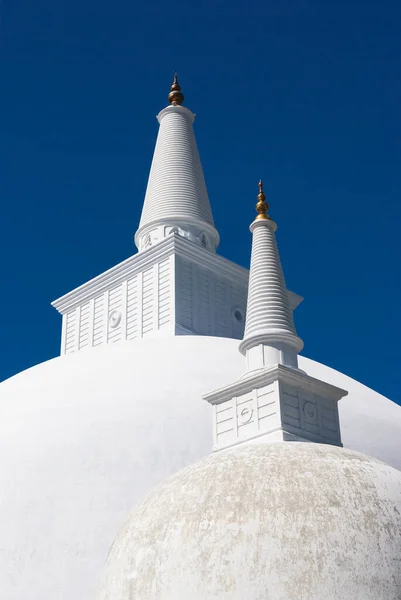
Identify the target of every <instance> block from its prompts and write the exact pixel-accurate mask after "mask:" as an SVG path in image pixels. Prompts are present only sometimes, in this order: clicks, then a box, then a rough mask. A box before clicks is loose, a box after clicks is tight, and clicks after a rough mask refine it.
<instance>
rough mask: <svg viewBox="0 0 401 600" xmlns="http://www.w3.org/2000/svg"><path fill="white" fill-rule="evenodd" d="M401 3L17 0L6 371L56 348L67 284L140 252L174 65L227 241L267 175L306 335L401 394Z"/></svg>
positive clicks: (6, 229) (12, 45)
mask: <svg viewBox="0 0 401 600" xmlns="http://www.w3.org/2000/svg"><path fill="white" fill-rule="evenodd" d="M400 25H401V5H400V3H399V2H397V1H394V2H391V1H388V0H384V1H382V2H378V1H373V0H366V1H364V2H362V1H360V2H357V1H356V0H349V1H347V2H345V1H341V0H340V1H338V2H321V0H319V1H318V0H309V1H308V0H285V1H284V0H276V1H274V2H273V1H270V0H268V1H266V0H265V1H261V0H255V1H253V2H252V1H251V2H248V1H246V2H245V0H242V1H239V0H231V1H230V2H227V1H225V2H223V1H222V0H217V1H209V0H208V1H206V2H195V3H193V2H182V1H180V0H178V1H176V2H170V3H166V2H160V3H159V2H148V3H139V2H132V0H130V1H128V0H116V1H115V2H113V3H110V2H107V3H106V2H103V1H102V0H100V1H96V2H93V1H92V0H80V2H76V1H74V0H68V1H67V0H65V1H61V0H38V1H37V2H32V1H31V0H4V1H3V3H2V5H1V25H0V27H1V29H0V50H1V61H0V69H1V71H0V72H1V87H2V89H1V91H0V198H1V200H2V202H1V206H2V214H1V219H0V228H1V231H0V244H1V251H0V273H1V281H2V294H1V296H0V302H1V306H0V328H1V361H0V378H1V379H3V378H6V377H8V376H10V375H12V374H14V373H16V372H18V371H21V370H22V369H25V368H27V367H29V366H32V365H34V364H36V363H38V362H41V361H44V360H47V359H48V358H51V357H53V356H56V355H57V353H58V349H59V339H60V325H61V321H60V318H59V316H58V314H57V313H56V311H55V310H54V309H52V308H51V307H50V302H51V301H52V300H54V299H55V298H57V297H59V296H61V295H62V294H64V293H66V292H68V291H69V290H71V289H73V288H74V287H76V286H78V285H80V284H81V283H83V282H85V281H86V280H88V279H90V278H91V277H93V276H95V275H97V274H99V273H100V272H103V271H104V270H105V269H107V268H109V267H111V266H113V265H114V264H116V263H117V262H119V261H121V260H123V259H125V258H127V257H128V256H130V255H131V254H132V253H134V245H133V240H132V238H133V234H134V232H135V229H136V227H137V224H138V220H139V216H140V210H141V206H142V201H143V197H144V192H145V187H146V181H147V176H148V172H149V166H150V162H151V158H152V152H153V147H154V142H155V139H156V135H157V122H156V119H155V115H156V114H157V112H158V111H159V110H160V109H161V108H163V106H165V104H166V96H167V93H168V89H169V85H170V83H171V78H172V74H173V72H174V70H177V71H178V73H179V77H180V82H181V84H182V87H183V91H184V93H185V98H186V99H185V104H186V105H187V106H188V107H189V108H191V109H192V110H193V111H194V112H196V113H197V118H196V123H195V127H196V136H197V140H198V145H199V150H200V153H201V158H202V162H203V166H204V171H205V176H206V181H207V185H208V189H209V195H210V198H211V202H212V207H213V211H214V216H215V221H216V224H217V227H218V228H219V230H220V233H221V238H222V242H221V246H220V250H219V251H220V253H221V254H223V255H224V256H226V257H228V258H230V259H232V260H234V261H236V262H238V263H240V264H242V265H244V266H248V264H249V252H250V242H251V240H250V234H249V231H248V225H249V223H250V221H251V220H252V219H253V215H254V203H255V196H256V194H257V191H258V190H257V181H258V179H259V178H260V177H262V178H263V179H264V182H265V191H266V193H267V196H268V201H269V203H270V206H271V209H270V213H271V215H272V216H273V217H274V219H275V220H276V222H277V223H278V226H279V230H278V234H277V236H278V241H279V247H280V252H281V257H282V262H283V266H284V270H285V275H286V279H287V284H288V287H289V288H290V289H292V290H294V291H296V292H298V293H300V294H302V295H303V296H304V297H305V301H304V303H303V304H302V305H301V307H300V308H299V309H298V310H297V314H296V324H297V328H298V332H299V334H300V335H301V337H303V339H304V341H305V350H304V354H306V355H307V356H309V357H311V358H314V359H316V360H318V361H321V362H323V363H325V364H328V365H330V366H332V367H334V368H336V369H339V370H340V371H343V372H344V373H346V374H348V375H350V376H352V377H354V378H356V379H358V380H359V381H361V382H363V383H365V384H366V385H368V386H370V387H372V388H374V389H376V390H377V391H379V392H381V393H383V394H385V395H387V396H389V397H390V398H392V399H394V400H396V401H398V402H401V391H400V385H399V363H400V358H401V356H400V354H401V353H400V342H399V338H400V335H401V320H400V312H399V305H400V302H399V294H400V266H399V265H400V258H399V257H400V256H401V245H400V217H401V210H400V196H401V193H400V192H401V178H400V166H401V160H400V159H401V152H400V139H401V118H400V105H401V83H400V76H399V74H400V73H401V41H400V37H401V36H400V35H399V32H400Z"/></svg>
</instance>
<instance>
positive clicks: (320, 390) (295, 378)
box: [202, 365, 348, 404]
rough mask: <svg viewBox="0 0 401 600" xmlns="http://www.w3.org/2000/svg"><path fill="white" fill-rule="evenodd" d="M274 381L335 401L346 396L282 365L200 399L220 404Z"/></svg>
mask: <svg viewBox="0 0 401 600" xmlns="http://www.w3.org/2000/svg"><path fill="white" fill-rule="evenodd" d="M275 381H280V382H281V383H286V384H288V385H292V386H298V387H302V389H304V390H308V391H310V392H312V393H316V394H320V395H323V396H324V397H326V398H331V399H332V400H335V401H338V400H340V399H341V398H343V397H344V396H347V394H348V392H347V391H345V390H342V389H341V388H338V387H335V386H334V385H331V384H329V383H326V382H324V381H320V380H319V379H315V378H314V377H310V376H309V375H306V374H305V373H303V372H302V371H298V370H296V369H291V368H289V367H284V366H283V365H276V366H274V367H272V368H271V369H263V370H262V371H258V372H257V373H254V374H250V375H249V376H246V377H244V378H243V379H240V380H239V381H236V382H235V383H231V384H230V385H227V386H226V387H224V388H220V389H219V390H216V391H214V392H210V393H208V394H205V395H203V396H202V398H203V400H206V401H207V402H209V403H210V404H221V403H222V402H226V401H227V400H231V398H233V397H235V396H240V395H242V394H247V393H248V392H250V391H252V390H253V389H255V388H257V389H259V388H262V387H265V386H266V385H269V384H271V383H274V382H275Z"/></svg>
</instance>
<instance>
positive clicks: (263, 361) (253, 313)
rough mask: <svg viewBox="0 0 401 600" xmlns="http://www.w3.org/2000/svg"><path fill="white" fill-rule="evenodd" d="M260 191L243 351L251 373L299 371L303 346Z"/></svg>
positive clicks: (253, 226)
mask: <svg viewBox="0 0 401 600" xmlns="http://www.w3.org/2000/svg"><path fill="white" fill-rule="evenodd" d="M259 189H260V191H259V195H258V204H257V205H256V209H257V212H258V216H257V217H256V219H255V221H254V222H253V223H252V224H251V226H250V230H251V232H252V233H253V240H252V255H251V268H250V274H249V289H248V305H247V315H246V324H245V334H244V339H243V341H242V342H241V344H240V351H241V352H242V353H243V354H245V353H246V354H247V357H248V359H249V360H248V367H249V368H250V369H253V368H257V367H262V366H270V365H272V364H278V363H281V364H286V365H288V366H294V367H296V366H297V358H296V355H297V352H299V351H300V350H301V349H302V347H303V343H302V340H301V339H300V338H299V337H298V336H297V334H296V331H295V327H294V322H293V317H292V311H291V309H290V306H289V301H288V292H287V288H286V285H285V280H284V275H283V270H282V267H281V262H280V256H279V253H278V248H277V243H276V236H275V231H276V229H277V225H276V224H275V223H274V222H273V221H272V220H271V219H270V217H269V216H268V215H267V208H268V207H267V204H266V202H265V200H266V196H265V195H264V193H263V184H262V182H260V184H259ZM255 348H257V350H253V349H255Z"/></svg>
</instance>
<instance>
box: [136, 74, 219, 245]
mask: <svg viewBox="0 0 401 600" xmlns="http://www.w3.org/2000/svg"><path fill="white" fill-rule="evenodd" d="M183 100H184V95H183V93H182V91H181V86H180V84H179V83H178V79H177V75H174V81H173V84H172V86H171V90H170V93H169V95H168V101H169V106H167V107H166V108H164V109H163V110H162V111H161V112H160V113H159V114H158V115H157V120H158V122H159V124H160V129H159V134H158V136H157V141H156V147H155V151H154V155H153V161H152V166H151V169H150V174H149V180H148V186H147V189H146V194H145V201H144V205H143V209H142V216H141V220H140V223H139V228H138V231H137V232H136V234H135V243H136V245H137V247H138V250H139V251H141V250H145V249H146V248H148V247H149V246H151V245H153V244H154V243H156V242H158V241H160V240H161V239H163V238H165V237H166V236H167V235H169V234H170V233H173V232H174V233H178V234H179V235H181V236H182V237H184V238H187V239H189V240H191V241H192V242H194V243H196V244H198V245H201V246H202V247H204V248H206V249H208V250H210V251H212V252H214V251H215V250H216V248H217V246H218V243H219V234H218V232H217V231H216V229H215V227H214V221H213V215H212V211H211V208H210V202H209V197H208V193H207V189H206V184H205V179H204V176H203V170H202V165H201V161H200V158H199V153H198V148H197V145H196V140H195V135H194V132H193V127H192V124H193V121H194V118H195V115H194V114H193V113H192V112H191V111H190V110H189V109H188V108H186V107H184V106H182V102H183Z"/></svg>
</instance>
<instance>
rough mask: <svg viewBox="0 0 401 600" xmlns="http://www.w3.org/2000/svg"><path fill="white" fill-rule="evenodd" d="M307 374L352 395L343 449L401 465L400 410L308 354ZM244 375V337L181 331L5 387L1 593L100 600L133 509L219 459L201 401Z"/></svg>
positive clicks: (67, 360)
mask: <svg viewBox="0 0 401 600" xmlns="http://www.w3.org/2000/svg"><path fill="white" fill-rule="evenodd" d="M300 367H301V368H302V369H304V370H305V371H307V372H308V373H310V374H311V375H312V376H314V377H319V378H321V379H323V380H325V381H328V382H329V383H332V384H334V385H337V386H339V387H343V388H345V389H347V390H348V391H349V395H348V396H347V397H346V398H344V400H341V401H340V420H341V427H342V432H343V442H344V445H345V446H347V447H348V448H352V449H356V450H359V451H362V452H365V453H368V454H371V455H373V456H375V457H376V458H379V459H381V460H383V461H385V462H388V463H391V464H392V465H393V466H395V467H397V468H401V462H400V461H401V457H400V452H399V440H400V438H401V407H400V406H398V405H396V404H394V402H391V401H390V400H388V399H386V398H384V397H383V396H381V395H380V394H378V393H377V392H374V391H373V390H371V389H369V388H367V387H366V386H364V385H362V384H361V383H358V382H357V381H355V380H353V379H351V378H349V377H347V376H346V375H342V374H341V373H338V372H337V371H334V370H333V369H330V368H328V367H326V366H324V365H321V364H319V363H317V362H315V361H312V360H310V359H307V358H304V357H300ZM244 369H245V360H244V357H243V356H241V354H240V353H239V352H238V341H237V340H233V339H225V338H211V337H206V336H176V337H172V338H165V339H144V340H132V341H128V342H124V343H120V344H115V345H105V346H100V347H99V348H94V349H91V350H88V351H82V352H78V353H76V354H71V355H68V356H61V357H59V358H56V359H53V360H50V361H47V362H45V363H43V364H40V365H37V366H36V367H33V368H32V369H28V370H27V371H24V372H22V373H19V374H18V375H16V376H15V377H12V378H10V379H8V380H7V381H4V382H3V383H1V384H0V395H1V406H2V413H1V414H2V417H1V420H0V439H1V450H2V451H1V453H0V475H1V482H2V493H1V496H2V501H1V511H0V529H1V532H2V535H1V540H0V547H1V569H0V590H1V591H2V593H1V594H0V595H1V597H2V598H3V597H4V598H6V599H7V600H22V599H24V598H40V599H41V600H45V599H46V600H53V599H54V598H57V597H58V595H60V593H62V595H61V596H60V598H61V599H62V600H72V599H74V600H93V598H94V597H95V594H96V589H97V586H98V585H99V581H100V578H101V572H102V567H103V564H104V561H105V558H106V556H107V553H108V550H109V548H110V545H111V543H112V541H113V539H114V537H115V535H116V532H117V531H118V529H119V528H120V527H121V525H122V523H123V522H124V520H125V519H126V516H127V514H128V512H129V511H130V510H131V508H132V506H133V505H134V504H135V503H136V502H138V501H139V500H141V499H142V498H143V497H144V495H146V494H147V493H148V492H149V491H150V490H151V489H152V487H153V486H155V485H157V484H159V483H160V482H161V481H163V479H165V478H166V477H169V476H171V475H173V474H174V473H175V472H177V471H178V470H180V469H182V468H184V467H187V466H188V465H190V464H192V463H194V462H195V461H198V460H199V459H201V458H203V457H205V456H207V455H209V454H210V451H211V448H212V443H213V442H212V426H211V423H212V420H211V419H212V416H211V413H212V411H211V406H210V405H209V404H208V403H207V402H205V401H203V400H202V399H201V396H202V394H204V393H205V392H209V391H210V390H213V389H215V388H218V387H221V386H223V385H226V384H228V383H230V382H231V381H234V380H236V379H238V378H239V377H241V375H243V373H244ZM49 572H50V573H51V577H49V576H48V574H49ZM60 590H62V592H61V591H60Z"/></svg>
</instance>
